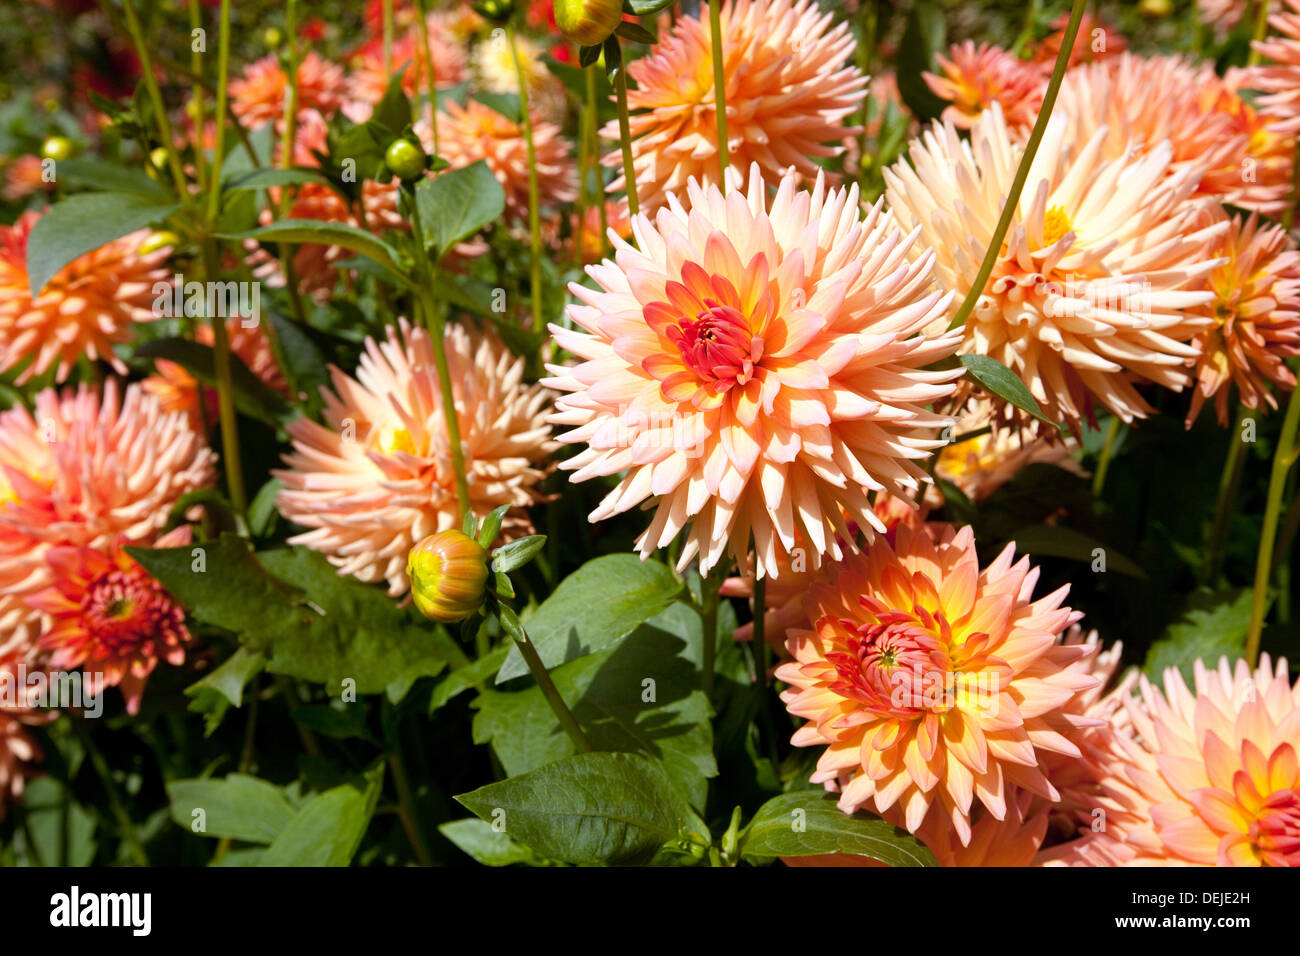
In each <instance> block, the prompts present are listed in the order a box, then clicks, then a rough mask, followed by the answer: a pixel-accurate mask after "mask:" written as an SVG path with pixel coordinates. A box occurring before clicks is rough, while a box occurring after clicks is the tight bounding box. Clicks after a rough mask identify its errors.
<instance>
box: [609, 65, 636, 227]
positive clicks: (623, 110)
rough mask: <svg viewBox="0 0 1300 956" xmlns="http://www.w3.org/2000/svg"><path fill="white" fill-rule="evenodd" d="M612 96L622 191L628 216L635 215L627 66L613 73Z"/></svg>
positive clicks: (634, 177)
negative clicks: (621, 157)
mask: <svg viewBox="0 0 1300 956" xmlns="http://www.w3.org/2000/svg"><path fill="white" fill-rule="evenodd" d="M614 95H615V96H616V97H617V99H618V139H619V143H620V144H621V145H622V147H623V191H624V192H626V193H627V213H628V216H635V215H636V214H637V195H636V165H635V164H634V163H633V162H632V130H631V124H630V123H629V122H628V118H627V64H626V63H623V62H620V63H619V65H618V69H617V70H616V71H615V72H614Z"/></svg>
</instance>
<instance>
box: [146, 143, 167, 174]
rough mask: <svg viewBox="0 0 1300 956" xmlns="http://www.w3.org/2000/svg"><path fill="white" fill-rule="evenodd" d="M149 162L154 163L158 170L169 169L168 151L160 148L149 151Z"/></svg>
mask: <svg viewBox="0 0 1300 956" xmlns="http://www.w3.org/2000/svg"><path fill="white" fill-rule="evenodd" d="M149 162H151V163H153V164H154V166H155V167H156V168H157V169H166V168H167V150H166V149H165V148H164V147H162V146H158V147H155V148H154V149H152V150H150V151H149Z"/></svg>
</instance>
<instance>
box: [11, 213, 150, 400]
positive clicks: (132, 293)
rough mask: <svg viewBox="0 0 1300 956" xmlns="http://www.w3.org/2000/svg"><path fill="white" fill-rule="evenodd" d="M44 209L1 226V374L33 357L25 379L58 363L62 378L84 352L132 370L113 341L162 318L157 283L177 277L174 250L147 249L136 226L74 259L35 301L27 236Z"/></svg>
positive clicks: (23, 374) (23, 375) (21, 378)
mask: <svg viewBox="0 0 1300 956" xmlns="http://www.w3.org/2000/svg"><path fill="white" fill-rule="evenodd" d="M41 215H42V214H41V213H38V212H25V213H23V214H22V215H21V216H20V217H19V218H18V221H17V222H15V223H14V224H13V225H12V226H0V372H7V371H9V370H10V369H12V368H15V367H17V366H18V365H21V364H22V363H23V362H27V363H28V364H27V367H26V368H24V369H23V370H22V372H21V373H20V374H19V375H18V378H17V379H16V381H17V382H18V384H19V385H21V384H23V383H24V382H26V381H28V380H29V379H31V378H32V377H33V376H36V375H41V374H43V373H44V372H45V371H46V370H47V369H49V368H51V367H54V368H55V373H54V375H55V380H56V381H58V382H62V381H65V380H66V379H67V377H68V375H69V373H70V372H71V371H72V367H73V366H74V365H75V364H76V363H77V360H78V359H80V358H81V357H82V356H83V355H84V356H85V357H87V358H89V359H91V360H92V361H94V360H96V359H103V360H104V361H105V362H108V363H109V364H110V365H111V366H113V368H114V369H115V370H116V371H117V372H118V373H119V374H125V373H126V365H125V364H124V363H123V362H122V360H121V359H119V358H118V357H117V356H116V355H114V354H113V346H114V345H115V344H117V343H119V342H126V341H128V340H129V338H130V328H131V324H132V323H133V322H148V321H151V320H152V319H154V318H156V316H155V315H154V314H153V311H152V306H153V303H154V300H155V299H156V298H157V296H156V295H155V294H154V292H153V286H154V283H155V282H168V281H169V280H170V279H171V276H170V275H169V274H168V272H167V270H166V269H165V268H162V263H163V261H164V260H165V259H166V258H167V256H168V254H169V252H170V250H169V249H166V248H163V249H158V250H156V251H154V252H151V253H149V254H147V255H140V254H139V252H138V251H137V250H138V249H139V247H140V243H141V242H142V241H143V240H144V239H145V237H146V236H147V235H148V231H147V230H143V229H142V230H140V231H139V232H133V233H131V234H130V235H127V236H123V237H122V238H121V239H114V240H113V241H112V242H110V243H108V244H107V245H104V246H101V247H100V248H98V249H96V250H94V251H93V252H88V253H86V254H85V255H84V256H81V257H80V258H77V259H74V260H73V261H72V262H70V263H68V264H67V265H66V266H64V267H63V268H62V269H60V270H59V271H58V273H57V274H55V276H54V278H52V279H50V281H49V282H48V283H47V284H46V286H45V288H44V289H43V290H41V293H40V295H38V296H37V297H36V298H34V299H33V298H32V295H31V290H30V285H29V283H28V278H27V239H28V237H29V236H30V235H31V232H32V226H34V225H35V224H36V220H38V219H40V218H41Z"/></svg>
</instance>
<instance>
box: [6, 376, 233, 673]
mask: <svg viewBox="0 0 1300 956" xmlns="http://www.w3.org/2000/svg"><path fill="white" fill-rule="evenodd" d="M34 406H35V407H34V413H33V412H31V411H28V410H27V409H26V408H24V407H22V406H16V407H14V408H11V409H9V410H8V411H5V412H0V595H3V596H2V597H0V646H4V647H5V648H6V649H8V650H10V651H12V650H14V649H16V648H18V647H19V646H26V647H27V648H30V644H31V642H32V641H34V640H35V638H36V636H37V632H38V631H39V629H40V627H41V625H40V615H39V614H38V613H36V612H34V611H33V610H32V609H31V608H29V607H28V606H27V605H26V604H25V603H24V601H25V599H26V598H27V597H28V596H29V595H31V594H34V593H35V592H37V591H39V590H41V589H42V588H44V587H46V586H48V585H49V584H50V583H52V574H51V571H50V568H49V566H48V564H47V563H46V561H45V553H46V551H48V550H49V549H50V548H51V547H56V546H60V545H71V546H77V547H87V548H94V549H98V550H101V551H102V550H106V549H107V548H108V547H109V545H110V544H111V543H112V542H113V541H115V540H117V539H118V538H119V537H120V538H122V539H124V540H125V541H126V542H127V543H130V544H150V543H152V542H153V541H154V540H155V538H156V537H157V536H158V534H160V533H161V532H162V529H163V527H164V526H165V525H166V523H167V519H168V515H169V513H170V511H171V510H172V507H173V506H174V505H175V504H176V502H177V501H178V500H179V499H180V498H181V497H182V496H183V495H185V494H186V493H188V492H190V491H194V490H195V489H198V488H203V487H207V486H209V485H211V484H212V482H213V479H214V477H215V473H214V468H213V464H214V461H215V457H216V456H215V455H214V454H213V453H212V451H211V450H210V449H209V448H208V447H207V445H206V444H205V443H204V440H203V436H202V435H200V434H199V433H198V432H196V431H195V430H194V429H192V428H191V427H190V425H189V423H188V421H187V420H186V418H185V416H184V415H182V414H177V413H167V412H164V411H163V409H162V405H161V403H160V402H159V401H158V399H157V398H155V397H153V396H152V395H149V394H147V393H146V392H144V391H143V390H142V389H141V388H140V386H139V385H128V386H126V389H125V391H124V392H123V391H122V390H121V389H120V387H119V386H118V384H117V382H116V380H114V379H109V380H108V381H107V382H106V383H105V385H104V387H103V393H102V395H101V394H100V392H99V390H98V389H93V388H91V387H89V386H86V385H82V386H80V387H79V388H78V389H77V390H76V391H75V392H74V391H71V390H68V391H65V392H64V393H63V394H62V395H60V394H59V393H57V392H56V391H55V390H54V389H46V390H44V391H42V392H40V393H38V394H37V395H36V398H35V401H34Z"/></svg>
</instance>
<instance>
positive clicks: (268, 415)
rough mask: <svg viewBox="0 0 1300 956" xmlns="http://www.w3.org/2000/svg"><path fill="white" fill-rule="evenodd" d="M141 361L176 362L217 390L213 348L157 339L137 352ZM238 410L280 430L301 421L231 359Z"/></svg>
mask: <svg viewBox="0 0 1300 956" xmlns="http://www.w3.org/2000/svg"><path fill="white" fill-rule="evenodd" d="M135 354H136V357H137V358H150V359H166V360H167V361H169V362H175V363H176V364H177V365H179V366H181V367H182V368H184V369H185V371H187V372H189V373H190V374H191V375H193V376H194V377H195V378H196V379H198V380H199V381H200V382H202V383H204V384H205V385H210V386H213V387H215V386H216V381H217V376H216V364H215V363H216V359H215V356H214V355H213V351H212V347H211V346H209V345H204V344H202V343H201V342H191V341H189V340H188V339H182V338H165V339H154V340H153V341H151V342H145V343H143V344H142V345H141V346H140V347H139V348H137V349H136V350H135ZM230 379H231V385H232V386H233V392H234V398H235V407H236V408H237V409H239V411H240V412H241V413H243V414H245V415H247V416H249V417H250V418H256V419H257V420H258V421H261V422H265V423H266V424H268V425H271V426H273V427H274V426H276V425H279V424H282V423H283V422H286V421H290V420H292V419H294V418H297V417H298V411H297V409H295V408H294V407H293V406H292V405H290V404H289V403H288V402H286V401H285V400H284V399H283V398H281V397H280V396H279V395H277V394H276V393H275V392H273V391H271V389H269V388H267V387H266V385H265V384H264V383H263V382H262V380H261V379H259V378H258V377H257V376H256V375H254V374H253V373H252V372H251V371H249V368H248V366H247V365H245V364H244V363H243V361H242V360H241V359H240V358H239V356H238V355H235V354H234V353H231V356H230Z"/></svg>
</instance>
